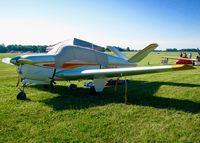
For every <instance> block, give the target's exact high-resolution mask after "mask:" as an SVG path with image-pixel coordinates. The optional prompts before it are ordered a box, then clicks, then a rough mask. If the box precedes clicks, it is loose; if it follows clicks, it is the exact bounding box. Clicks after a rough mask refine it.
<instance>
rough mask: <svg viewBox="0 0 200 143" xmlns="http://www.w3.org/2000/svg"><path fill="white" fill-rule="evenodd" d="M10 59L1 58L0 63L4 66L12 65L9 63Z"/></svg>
mask: <svg viewBox="0 0 200 143" xmlns="http://www.w3.org/2000/svg"><path fill="white" fill-rule="evenodd" d="M10 60H11V58H3V59H2V60H1V61H2V62H3V63H5V64H9V65H13V64H12V63H11V62H10Z"/></svg>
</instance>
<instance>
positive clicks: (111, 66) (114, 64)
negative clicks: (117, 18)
mask: <svg viewBox="0 0 200 143" xmlns="http://www.w3.org/2000/svg"><path fill="white" fill-rule="evenodd" d="M74 41H75V40H74ZM82 42H84V41H82ZM89 44H90V43H89ZM80 45H81V44H80ZM80 45H79V44H74V42H73V43H72V44H67V43H65V42H64V43H63V42H61V43H58V44H56V45H53V46H51V47H50V49H51V50H50V51H49V52H48V53H46V54H33V55H22V56H15V57H13V58H4V59H2V62H4V63H6V64H12V65H15V66H17V73H18V75H19V77H20V78H21V83H22V87H21V91H20V92H19V93H18V94H17V99H22V100H23V99H26V94H25V91H24V87H25V85H26V84H43V85H49V86H53V85H54V84H55V81H68V80H77V79H93V82H94V87H93V88H94V90H95V92H102V91H103V89H104V87H105V84H106V81H107V80H108V78H111V77H118V78H119V77H122V76H128V75H137V74H146V73H157V72H163V71H177V70H185V69H193V67H192V66H185V65H173V66H172V65H167V66H152V67H136V66H137V63H138V62H139V61H141V60H142V59H143V58H145V57H146V56H147V55H148V54H149V53H150V52H151V51H152V50H154V49H155V48H156V47H158V44H155V43H153V44H150V45H148V46H147V47H146V48H144V49H143V50H141V51H139V52H138V53H137V54H135V55H133V56H132V57H131V58H128V57H126V56H125V55H124V54H122V53H121V52H120V51H119V50H118V49H116V48H113V47H111V48H110V50H111V51H112V52H114V53H115V54H116V55H117V56H112V55H109V54H107V53H104V52H100V51H97V50H95V49H94V48H93V44H91V46H87V47H84V46H80ZM82 45H84V44H82ZM85 45H87V44H85ZM18 84H19V80H18ZM18 84H17V85H18Z"/></svg>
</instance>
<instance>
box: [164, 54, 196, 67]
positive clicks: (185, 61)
mask: <svg viewBox="0 0 200 143" xmlns="http://www.w3.org/2000/svg"><path fill="white" fill-rule="evenodd" d="M169 59H172V60H176V64H189V65H195V66H199V65H200V53H198V56H197V57H196V59H192V58H188V57H187V56H185V57H170V56H163V57H162V63H163V64H168V60H169Z"/></svg>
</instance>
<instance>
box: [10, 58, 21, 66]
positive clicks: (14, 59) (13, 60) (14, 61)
mask: <svg viewBox="0 0 200 143" xmlns="http://www.w3.org/2000/svg"><path fill="white" fill-rule="evenodd" d="M20 58H21V57H20V56H16V57H13V58H12V59H10V62H11V63H12V64H14V65H19V63H18V60H19V59H20Z"/></svg>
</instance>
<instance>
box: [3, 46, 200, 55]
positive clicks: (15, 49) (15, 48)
mask: <svg viewBox="0 0 200 143" xmlns="http://www.w3.org/2000/svg"><path fill="white" fill-rule="evenodd" d="M47 47H48V46H47V45H42V46H41V45H16V44H15V45H7V46H5V45H4V44H0V53H9V52H10V53H11V52H13V53H14V52H34V53H36V52H37V53H40V52H46V48H47ZM109 47H113V46H107V47H106V48H103V49H104V50H103V51H110V50H109ZM114 47H115V48H117V49H118V50H119V51H121V52H129V51H138V50H133V49H131V48H129V47H127V48H121V47H117V46H114ZM154 51H155V52H164V51H166V52H199V51H200V50H199V49H198V48H196V49H195V48H188V49H177V48H168V49H166V50H154Z"/></svg>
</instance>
